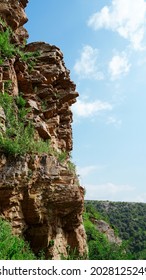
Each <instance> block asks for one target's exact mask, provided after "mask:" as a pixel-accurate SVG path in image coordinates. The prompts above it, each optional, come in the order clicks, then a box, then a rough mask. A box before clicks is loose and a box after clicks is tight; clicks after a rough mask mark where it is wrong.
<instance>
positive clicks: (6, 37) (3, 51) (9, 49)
mask: <svg viewBox="0 0 146 280" xmlns="http://www.w3.org/2000/svg"><path fill="white" fill-rule="evenodd" d="M10 35H11V30H10V28H7V29H6V31H5V32H2V31H1V32H0V58H1V62H3V60H4V59H5V58H11V57H12V56H13V55H14V54H15V53H16V48H15V46H14V45H13V44H11V43H10Z"/></svg>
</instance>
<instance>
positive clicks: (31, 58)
mask: <svg viewBox="0 0 146 280" xmlns="http://www.w3.org/2000/svg"><path fill="white" fill-rule="evenodd" d="M0 23H1V24H2V26H3V27H5V31H0V65H2V64H3V62H4V60H5V59H6V58H7V59H9V58H12V57H14V56H18V57H19V58H20V59H21V60H22V61H25V62H26V63H27V64H28V69H29V70H30V71H31V70H32V69H33V67H34V66H35V63H36V58H37V57H38V56H39V55H40V53H39V52H38V51H36V52H24V51H23V48H22V47H21V48H19V47H16V46H15V45H14V44H12V43H11V37H12V36H13V31H12V29H11V28H10V27H6V24H5V23H4V22H3V21H2V20H1V19H0Z"/></svg>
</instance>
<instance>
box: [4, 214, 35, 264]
mask: <svg viewBox="0 0 146 280" xmlns="http://www.w3.org/2000/svg"><path fill="white" fill-rule="evenodd" d="M35 259H36V257H35V255H34V254H33V253H32V251H31V250H30V247H29V244H28V243H26V242H25V241H24V240H23V239H22V238H19V237H17V236H14V235H13V234H12V232H11V227H10V225H9V224H8V222H6V221H4V220H2V219H1V218H0V260H35Z"/></svg>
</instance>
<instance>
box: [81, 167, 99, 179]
mask: <svg viewBox="0 0 146 280" xmlns="http://www.w3.org/2000/svg"><path fill="white" fill-rule="evenodd" d="M102 168H103V166H101V165H89V166H84V167H79V166H77V172H78V174H79V175H80V176H81V177H83V178H84V177H87V176H88V175H90V174H91V173H93V172H94V171H99V170H101V169H102Z"/></svg>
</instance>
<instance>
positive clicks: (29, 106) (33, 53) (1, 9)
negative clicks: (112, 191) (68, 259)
mask: <svg viewBox="0 0 146 280" xmlns="http://www.w3.org/2000/svg"><path fill="white" fill-rule="evenodd" d="M27 3H28V1H27V0H19V1H16V0H9V1H7V0H0V215H1V216H2V217H4V218H5V219H7V220H8V221H10V223H11V225H12V228H13V233H14V234H17V235H20V236H23V237H25V239H26V240H27V241H29V243H30V246H31V248H32V249H33V251H34V252H35V253H36V254H37V253H38V252H39V251H41V250H43V251H44V252H45V256H46V258H52V259H59V258H60V255H61V254H63V255H67V248H68V246H70V248H71V249H74V248H76V249H77V251H78V253H79V254H81V255H84V254H85V253H86V252H87V245H86V234H85V231H84V227H83V221H82V212H83V207H84V189H83V188H82V187H81V186H80V184H79V181H78V177H77V175H76V171H75V168H74V165H73V164H72V162H71V161H70V152H71V150H72V127H71V123H72V112H71V109H70V107H71V105H72V104H73V103H75V102H76V98H77V97H78V93H77V92H76V86H75V84H74V83H73V82H72V81H71V80H70V73H69V70H67V68H66V66H65V64H64V61H63V54H62V52H61V51H60V49H59V48H57V47H56V46H52V45H50V44H46V43H44V42H36V43H31V44H26V39H27V38H28V33H27V31H26V29H25V28H24V27H23V25H24V24H25V23H26V22H27V17H26V14H25V10H24V9H25V7H26V5H27Z"/></svg>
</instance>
